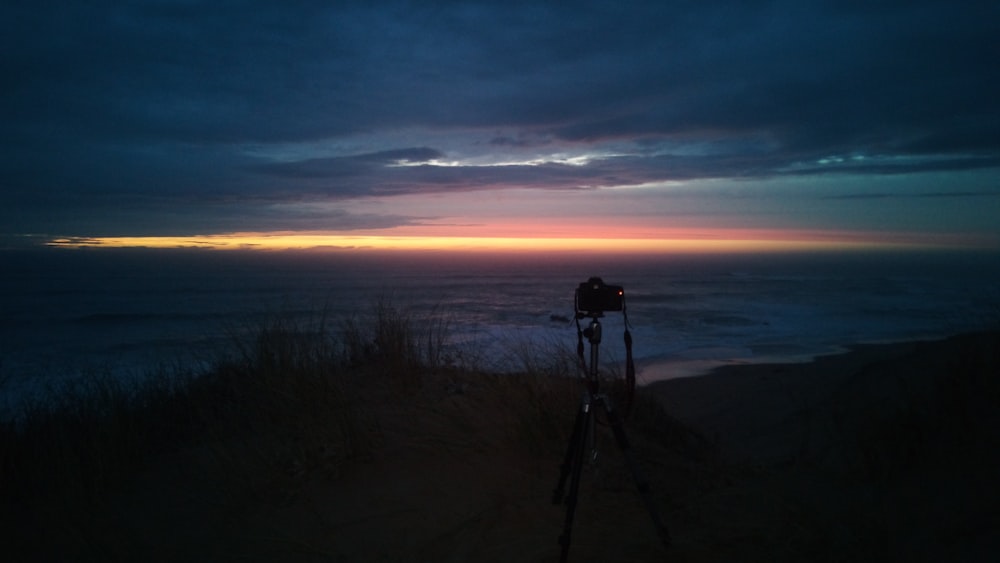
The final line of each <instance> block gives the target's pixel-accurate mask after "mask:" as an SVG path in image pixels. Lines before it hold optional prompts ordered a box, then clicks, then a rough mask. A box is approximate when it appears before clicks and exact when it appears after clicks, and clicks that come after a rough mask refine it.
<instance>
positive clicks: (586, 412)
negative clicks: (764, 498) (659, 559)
mask: <svg viewBox="0 0 1000 563" xmlns="http://www.w3.org/2000/svg"><path fill="white" fill-rule="evenodd" d="M600 316H601V314H600V313H590V317H591V322H590V326H589V327H588V328H587V329H586V330H584V331H583V335H584V336H586V337H587V340H588V341H589V342H590V367H589V370H588V375H587V389H586V391H585V392H584V393H583V397H582V398H581V399H580V410H579V411H577V415H576V422H575V423H574V424H573V434H572V435H571V436H570V439H569V446H568V448H567V449H566V457H565V458H564V459H563V463H562V466H561V468H560V474H559V484H557V485H556V488H555V490H554V491H553V493H552V504H560V503H561V502H563V501H565V503H566V520H565V523H564V524H563V533H562V535H561V536H559V545H561V546H562V555H561V557H560V561H561V562H562V563H565V562H566V561H567V558H568V557H569V545H570V536H571V535H572V532H573V517H574V516H575V514H576V504H577V500H578V497H579V491H580V474H581V472H582V470H583V463H584V457H585V452H586V450H587V445H588V435H589V437H591V439H592V438H593V435H594V421H595V414H594V410H595V409H597V408H600V409H602V410H603V411H604V414H605V416H606V417H607V420H608V423H609V424H610V425H611V430H612V432H613V433H614V436H615V442H617V444H618V449H620V450H621V452H622V455H623V456H624V457H625V462H626V464H627V465H628V468H629V470H630V471H631V472H632V478H633V479H634V480H635V485H636V488H637V489H638V490H639V495H640V496H641V497H642V501H643V503H644V504H645V505H646V510H647V511H648V512H649V516H650V518H652V520H653V525H654V526H655V527H656V531H657V534H658V535H659V536H660V541H661V542H663V546H664V547H668V546H669V545H670V534H669V532H668V531H667V527H666V526H665V525H664V524H663V520H662V519H661V518H660V514H659V512H658V511H657V510H656V505H654V504H653V499H652V497H651V496H650V490H649V483H648V482H647V481H646V479H645V477H643V475H642V472H641V471H640V470H639V465H638V463H636V461H635V457H633V455H632V447H631V445H630V444H629V441H628V437H627V436H625V429H624V428H623V420H622V418H621V417H620V416H619V415H618V412H617V411H616V410H615V409H614V407H613V406H612V403H611V399H610V398H609V397H608V396H607V395H605V394H603V393H601V392H600V389H599V387H600V385H599V383H598V377H597V363H598V354H599V353H598V347H599V346H600V344H601V323H600V322H599V321H598V320H597V319H598V317H600ZM577 318H580V317H577ZM580 346H581V348H580V357H581V362H583V351H582V350H583V348H582V342H581V344H580ZM590 449H591V459H594V458H596V456H597V451H596V448H595V447H591V448H590ZM567 479H570V482H569V494H568V495H565V497H564V493H565V489H566V480H567Z"/></svg>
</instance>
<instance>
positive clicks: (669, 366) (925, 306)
mask: <svg viewBox="0 0 1000 563" xmlns="http://www.w3.org/2000/svg"><path fill="white" fill-rule="evenodd" d="M0 259H2V261H3V272H4V275H3V276H2V279H0V307H2V309H0V312H2V315H0V382H3V383H4V386H3V388H2V389H3V390H4V392H5V393H6V395H7V398H8V402H9V400H10V397H11V396H13V395H15V394H16V390H17V389H18V388H19V386H20V385H22V384H24V382H28V381H31V382H34V383H35V384H37V383H38V382H39V381H46V380H52V378H60V377H69V376H73V375H79V374H81V373H87V372H95V371H98V372H111V373H132V374H134V373H141V372H143V371H149V370H150V369H153V368H155V367H157V366H164V365H170V366H179V365H195V364H198V363H199V362H202V363H211V362H212V361H214V360H215V359H216V358H218V357H219V354H222V353H224V351H225V350H226V349H227V347H228V346H230V345H231V344H232V343H233V338H234V335H238V334H239V333H240V332H241V331H244V330H246V329H252V328H253V327H254V326H261V324H262V323H266V322H268V320H269V319H274V318H277V317H281V318H283V319H286V320H290V321H292V322H295V323H299V324H301V325H303V326H305V325H308V324H310V323H312V324H313V325H315V324H316V323H324V324H325V326H326V327H327V328H328V329H329V330H331V331H333V332H336V330H338V327H341V326H342V323H343V321H344V320H345V319H349V318H358V319H359V320H360V321H361V322H363V321H364V319H365V318H366V316H370V315H371V314H372V313H373V311H374V310H375V308H376V304H377V303H379V302H382V303H387V304H390V305H392V306H394V307H397V308H398V309H400V310H401V311H403V312H405V313H406V314H407V315H408V316H409V317H410V318H411V321H412V322H414V323H416V324H417V325H418V326H417V327H418V328H419V323H421V322H434V319H438V320H442V319H443V320H444V321H445V323H446V324H447V334H448V342H449V346H450V347H451V348H452V350H453V351H454V353H455V354H456V355H458V354H461V353H462V352H463V348H464V349H465V351H466V352H468V351H469V350H475V353H476V355H477V357H478V358H479V361H481V362H482V363H483V365H484V366H485V367H487V368H491V369H504V368H505V367H510V366H511V365H512V364H511V361H510V354H511V353H512V351H513V352H515V353H516V349H517V348H518V347H521V346H524V345H525V344H526V343H528V344H538V343H546V344H547V343H557V344H558V343H565V344H566V345H567V347H569V348H574V347H575V345H576V341H577V327H576V323H574V322H573V317H574V312H575V311H574V304H573V295H574V290H575V289H576V288H577V286H578V285H579V284H580V283H581V282H584V281H586V280H587V279H588V278H590V277H591V276H600V277H602V278H603V280H604V281H605V282H607V283H610V284H616V285H621V286H623V287H624V288H625V295H626V301H625V303H626V311H625V312H626V313H627V319H628V322H629V324H630V329H631V333H632V336H633V340H634V352H635V356H636V360H637V364H638V366H639V372H640V381H641V382H648V381H651V380H655V379H661V378H666V377H676V376H683V375H696V374H699V373H703V372H704V371H706V370H707V369H708V368H709V367H712V366H714V365H719V364H723V363H733V362H761V361H796V360H802V359H808V358H810V357H814V356H817V355H821V354H826V353H831V352H836V351H838V350H842V349H843V346H845V345H850V344H856V343H870V342H888V341H899V340H911V339H933V338H940V337H944V336H947V335H951V334H955V333H958V332H964V331H971V330H981V329H993V328H997V327H998V326H1000V257H998V255H997V254H995V253H992V254H990V253H973V252H961V253H943V252H936V253H912V252H911V253H847V254H834V253H820V254H795V255H790V254H789V255H785V254H778V255H775V254H771V255H734V256H719V255H714V256H685V255H678V256H588V255H579V254H574V255H553V256H545V257H539V256H537V255H528V256H524V257H518V256H511V255H505V256H502V257H501V256H475V255H454V254H421V253H411V254H387V253H363V252H359V253H353V254H352V253H253V252H245V253H244V252H219V251H193V250H191V251H152V250H143V251H140V250H134V251H110V250H101V251H93V250H72V251H71V250H50V251H34V252H7V253H4V254H0ZM581 322H582V323H583V324H584V325H586V324H587V323H589V322H591V319H583V320H582V321H581ZM599 322H601V323H602V327H603V328H604V331H603V333H604V338H603V341H602V343H601V351H602V354H603V356H602V357H604V358H607V359H609V361H616V360H619V361H620V360H621V359H622V358H623V357H624V345H623V343H622V339H621V335H622V333H623V332H624V329H625V316H624V315H623V314H621V313H618V312H608V313H607V314H606V315H605V316H604V317H602V318H601V319H599Z"/></svg>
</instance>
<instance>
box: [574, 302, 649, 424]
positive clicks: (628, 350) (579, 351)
mask: <svg viewBox="0 0 1000 563" xmlns="http://www.w3.org/2000/svg"><path fill="white" fill-rule="evenodd" d="M622 317H623V318H624V320H625V334H624V340H625V405H624V408H622V413H623V415H622V418H623V419H624V418H628V416H629V414H630V413H631V412H632V402H633V399H634V398H635V361H634V360H633V359H632V332H631V331H630V330H629V327H630V326H631V325H630V324H629V322H628V309H627V308H626V307H625V302H624V297H623V301H622ZM576 355H577V358H578V359H579V362H580V369H581V370H582V372H583V373H586V372H587V359H586V357H585V356H584V346H583V328H582V327H581V326H580V316H579V315H577V316H576Z"/></svg>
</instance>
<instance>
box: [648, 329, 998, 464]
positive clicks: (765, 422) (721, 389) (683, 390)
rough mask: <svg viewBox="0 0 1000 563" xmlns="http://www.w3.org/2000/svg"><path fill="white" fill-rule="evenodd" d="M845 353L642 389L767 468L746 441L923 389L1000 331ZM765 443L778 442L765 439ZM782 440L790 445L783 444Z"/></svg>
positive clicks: (723, 367)
mask: <svg viewBox="0 0 1000 563" xmlns="http://www.w3.org/2000/svg"><path fill="white" fill-rule="evenodd" d="M844 348H845V351H844V352H840V353H831V354H824V355H820V356H816V357H814V358H812V359H811V360H806V361H799V362H796V361H789V362H761V363H739V364H718V365H713V366H708V367H709V369H708V370H707V371H704V372H700V373H697V374H693V375H689V376H681V377H673V378H669V379H661V380H656V381H653V382H652V383H649V384H648V385H645V386H644V387H643V388H644V389H645V390H646V392H648V393H650V394H651V395H653V396H654V397H656V399H657V400H658V401H660V402H662V404H663V405H664V406H665V407H666V408H667V410H668V412H670V413H671V414H673V415H674V416H676V417H677V418H679V419H680V420H682V421H684V422H686V423H689V424H692V425H693V426H695V427H696V428H698V429H699V430H701V431H702V432H704V433H706V435H708V436H710V437H711V436H715V437H717V438H718V439H719V440H720V442H721V443H720V445H721V446H723V447H724V448H728V447H729V446H731V447H732V449H733V450H734V455H736V456H737V457H739V458H741V459H753V458H756V459H758V460H762V461H763V460H770V461H773V460H774V459H773V458H774V457H775V456H778V455H780V454H779V452H777V451H771V450H773V449H774V448H771V450H768V449H766V448H765V449H762V450H757V451H755V447H756V445H755V442H754V441H753V440H752V439H751V438H752V437H753V436H761V435H763V434H766V433H768V432H769V431H772V430H773V431H776V430H777V429H780V428H782V427H785V429H786V430H791V429H793V428H795V427H796V420H795V418H796V416H800V417H801V416H803V413H810V412H813V411H816V410H817V409H824V408H825V409H829V408H830V407H831V405H830V403H831V401H835V400H838V399H840V400H842V396H843V395H848V394H852V393H853V394H855V395H861V394H864V393H865V392H869V391H870V392H875V391H876V390H880V392H883V393H885V392H886V391H885V387H886V386H887V385H889V384H890V380H892V381H899V382H904V383H905V385H907V386H920V385H927V384H928V380H929V379H931V378H933V377H935V376H939V375H941V371H942V370H946V369H948V364H960V363H961V362H962V360H963V354H964V353H965V352H964V350H967V349H976V350H986V351H988V350H990V349H995V350H1000V331H984V332H973V333H963V334H958V335H954V336H949V337H944V338H940V339H931V340H910V341H900V342H892V343H881V344H853V345H846V346H845V347H844ZM976 353H978V352H976ZM994 355H995V354H994ZM993 361H995V357H994V360H993ZM865 386H868V387H869V389H866V388H865ZM799 426H801V425H799ZM799 430H800V433H801V432H806V431H807V429H805V428H801V427H800V428H799ZM769 441H770V442H774V443H776V442H778V441H779V440H776V439H774V437H773V436H771V437H770V439H769ZM786 441H793V442H794V441H795V440H793V439H792V438H790V437H788V438H786ZM799 441H801V438H800V439H799ZM785 454H786V455H787V452H785Z"/></svg>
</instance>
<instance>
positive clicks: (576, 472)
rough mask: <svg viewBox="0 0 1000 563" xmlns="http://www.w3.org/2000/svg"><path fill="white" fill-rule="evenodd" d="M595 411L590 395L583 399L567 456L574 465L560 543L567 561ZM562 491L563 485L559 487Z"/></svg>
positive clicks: (562, 560) (561, 558)
mask: <svg viewBox="0 0 1000 563" xmlns="http://www.w3.org/2000/svg"><path fill="white" fill-rule="evenodd" d="M593 416H594V413H593V409H592V408H591V402H590V398H589V395H588V396H586V397H585V398H584V400H583V404H582V407H581V409H580V415H579V416H578V417H577V422H578V424H577V427H576V428H574V431H573V437H574V438H575V440H574V441H573V442H571V443H570V449H571V451H572V455H571V456H567V459H569V460H570V462H571V465H572V479H571V480H570V483H569V494H568V495H567V496H566V520H565V521H564V523H563V533H562V535H561V536H559V545H561V546H562V554H561V556H560V559H559V560H560V561H561V562H562V563H566V561H567V560H568V558H569V544H570V536H571V535H572V533H573V517H574V516H575V515H576V503H577V499H578V498H579V494H580V474H581V473H582V472H583V460H584V455H585V454H584V452H585V451H586V443H587V432H588V429H589V428H590V421H591V419H592V418H593ZM565 480H566V479H565V473H564V474H563V478H562V479H561V480H560V484H563V483H564V482H565ZM559 489H560V491H559V492H561V489H562V487H561V486H560V487H559Z"/></svg>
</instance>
